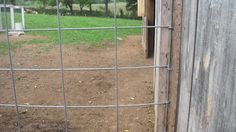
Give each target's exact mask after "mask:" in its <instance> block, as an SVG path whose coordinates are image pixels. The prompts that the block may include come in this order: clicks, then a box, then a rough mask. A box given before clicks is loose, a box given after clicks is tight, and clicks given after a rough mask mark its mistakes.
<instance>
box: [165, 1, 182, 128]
mask: <svg viewBox="0 0 236 132" xmlns="http://www.w3.org/2000/svg"><path fill="white" fill-rule="evenodd" d="M181 24H182V0H173V21H172V27H173V31H172V36H171V39H172V44H171V45H172V46H171V47H170V48H171V56H170V58H171V59H170V66H171V68H172V70H171V71H170V81H169V101H170V102H171V103H170V105H169V107H168V118H167V123H168V126H167V131H168V132H175V130H176V118H177V102H178V94H179V89H178V87H179V71H180V45H181V27H182V25H181Z"/></svg>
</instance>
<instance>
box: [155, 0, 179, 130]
mask: <svg viewBox="0 0 236 132" xmlns="http://www.w3.org/2000/svg"><path fill="white" fill-rule="evenodd" d="M155 8H156V15H155V18H156V25H162V26H164V25H165V26H166V25H169V26H171V27H172V30H171V29H170V28H158V29H156V30H155V36H156V37H155V52H154V61H155V65H168V66H169V69H160V68H157V69H156V70H155V71H154V72H155V75H154V78H155V79H154V80H155V83H154V85H155V102H156V103H157V102H165V101H169V102H170V104H169V105H167V106H156V107H155V132H166V131H167V132H174V131H175V129H176V114H177V113H176V109H177V95H178V85H179V62H180V57H179V56H180V43H181V35H180V34H181V20H182V19H181V16H182V0H156V7H155Z"/></svg>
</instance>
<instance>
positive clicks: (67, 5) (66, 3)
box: [62, 0, 74, 14]
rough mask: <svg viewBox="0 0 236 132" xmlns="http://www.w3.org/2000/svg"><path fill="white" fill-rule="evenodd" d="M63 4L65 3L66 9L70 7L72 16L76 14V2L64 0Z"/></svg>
mask: <svg viewBox="0 0 236 132" xmlns="http://www.w3.org/2000/svg"><path fill="white" fill-rule="evenodd" d="M62 2H63V4H64V5H65V6H66V8H67V7H69V9H70V13H71V14H74V13H73V4H74V0H63V1H62Z"/></svg>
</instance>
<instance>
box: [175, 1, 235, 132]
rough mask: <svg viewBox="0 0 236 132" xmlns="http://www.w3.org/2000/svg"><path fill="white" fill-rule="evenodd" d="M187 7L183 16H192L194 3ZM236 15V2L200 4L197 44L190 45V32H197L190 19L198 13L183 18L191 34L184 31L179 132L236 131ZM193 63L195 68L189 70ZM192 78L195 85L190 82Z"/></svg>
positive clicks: (186, 5) (201, 2) (186, 4)
mask: <svg viewBox="0 0 236 132" xmlns="http://www.w3.org/2000/svg"><path fill="white" fill-rule="evenodd" d="M184 5H185V6H184V9H185V10H184V14H189V12H191V11H192V10H193V7H191V5H192V4H191V2H189V1H185V4H184ZM235 11H236V1H235V0H199V3H198V12H197V14H198V15H197V26H196V28H195V29H196V37H195V38H194V39H196V40H195V43H187V40H190V39H191V37H193V36H192V35H189V34H190V32H189V31H190V30H189V29H191V28H192V30H193V29H194V27H193V26H191V25H190V22H191V21H190V20H188V19H189V18H191V17H192V18H194V14H195V13H193V14H192V15H193V16H192V15H191V14H190V17H189V16H188V15H186V16H183V19H184V22H183V24H184V23H185V25H187V27H188V30H186V29H184V28H183V39H182V40H183V41H182V53H183V54H182V56H181V57H182V62H181V85H180V100H179V115H178V129H177V130H178V132H183V131H188V132H199V131H200V132H235V131H236V90H235V89H236V86H235V82H236V70H235V69H236V64H235V63H236V37H235V36H236V26H235V24H236V13H235ZM195 16H196V14H195ZM187 20H188V21H187ZM194 44H195V53H194V54H193V53H192V52H189V53H190V54H187V53H188V51H192V50H194V49H193V47H192V45H194ZM189 56H193V57H194V59H191V58H189ZM192 63H194V65H193V67H192V68H191V66H190V68H186V67H187V65H188V64H190V65H191V64H192ZM188 69H193V70H192V71H191V70H188ZM191 74H192V77H193V80H192V84H191V83H190V82H189V81H188V80H189V78H188V77H189V75H191ZM189 83H190V84H189ZM190 87H192V92H191V102H190V113H189V117H188V115H187V114H186V112H187V111H188V110H187V108H188V106H187V105H188V104H189V103H188V101H189V100H190V98H189V96H190V91H189V88H190ZM186 118H189V122H188V123H187V122H186ZM187 124H189V126H188V130H187V128H186V127H185V126H186V125H187ZM183 127H184V128H183Z"/></svg>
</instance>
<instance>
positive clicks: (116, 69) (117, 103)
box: [0, 0, 172, 132]
mask: <svg viewBox="0 0 236 132" xmlns="http://www.w3.org/2000/svg"><path fill="white" fill-rule="evenodd" d="M56 2H57V6H56V7H57V8H56V10H57V28H43V29H40V28H39V29H23V30H19V31H24V32H49V31H57V33H58V48H59V51H58V52H59V54H58V55H59V59H60V67H59V68H27V67H24V68H14V67H13V61H12V47H11V43H10V41H9V34H8V33H9V29H8V26H6V29H3V28H0V32H4V33H6V38H7V44H8V57H9V64H10V65H9V68H0V71H8V72H10V73H11V83H12V93H13V95H14V101H15V102H14V104H7V103H5V104H4V103H3V104H0V107H15V109H16V114H17V124H18V126H19V127H18V128H19V131H20V129H21V119H20V113H19V108H35V109H36V108H37V109H40V108H42V109H43V108H47V109H56V108H59V109H64V123H65V131H66V132H67V131H68V130H69V128H68V109H78V108H94V109H98V108H115V110H116V131H117V132H119V131H120V122H119V120H120V117H119V111H120V108H140V107H147V106H167V105H168V104H169V103H170V102H169V101H168V97H167V98H166V99H167V100H165V101H163V102H157V103H153V102H147V103H136V104H121V103H120V101H119V100H120V95H119V93H120V85H119V79H120V78H119V72H120V71H121V70H132V69H137V70H138V69H154V70H155V69H157V68H160V69H163V70H167V71H169V70H170V65H169V64H168V65H156V64H154V65H142V66H129V67H125V66H124V67H123V66H119V62H118V60H119V58H118V53H119V52H118V42H117V30H118V29H133V28H139V29H143V28H145V29H146V28H147V29H148V28H154V29H158V28H165V29H168V30H172V27H171V25H155V26H118V25H117V5H116V4H117V0H114V3H113V4H114V26H112V27H80V28H62V27H61V18H60V6H59V0H56ZM4 5H5V7H4V9H5V10H4V12H1V13H4V20H5V23H8V19H9V18H8V14H7V11H6V9H7V8H6V0H4ZM1 11H2V10H1ZM1 18H2V17H1ZM74 30H114V48H115V52H114V54H115V56H114V67H86V68H79V67H77V68H65V67H64V63H63V60H64V59H63V47H62V33H61V32H62V31H74ZM16 31H17V30H16ZM106 70H109V71H114V72H115V104H106V105H68V104H67V98H66V92H65V78H64V72H65V71H71V72H75V71H106ZM16 71H18V72H23V71H27V72H36V71H46V72H47V71H59V72H60V78H61V80H60V82H61V95H62V97H63V105H54V104H51V105H29V104H28V105H25V104H24V105H22V104H19V103H18V99H17V92H16V82H15V76H14V72H16ZM166 108H167V107H166Z"/></svg>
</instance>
